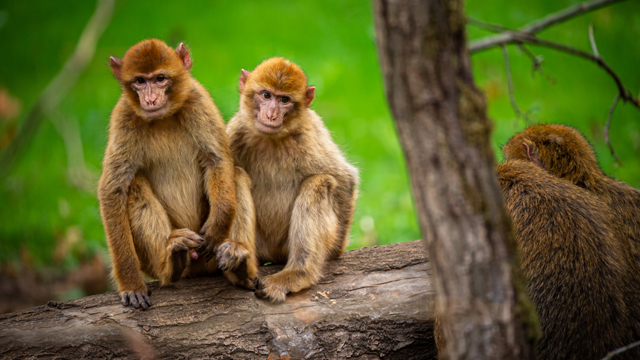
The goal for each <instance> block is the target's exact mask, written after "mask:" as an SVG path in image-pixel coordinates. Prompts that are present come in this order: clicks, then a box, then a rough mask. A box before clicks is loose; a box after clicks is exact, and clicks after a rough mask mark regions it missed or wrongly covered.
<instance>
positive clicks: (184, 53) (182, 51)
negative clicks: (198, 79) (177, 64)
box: [176, 43, 191, 71]
mask: <svg viewBox="0 0 640 360" xmlns="http://www.w3.org/2000/svg"><path fill="white" fill-rule="evenodd" d="M176 54H178V57H180V60H182V65H183V66H184V68H185V69H186V70H187V71H191V55H189V50H187V48H186V47H185V46H184V43H180V45H178V47H177V48H176Z"/></svg>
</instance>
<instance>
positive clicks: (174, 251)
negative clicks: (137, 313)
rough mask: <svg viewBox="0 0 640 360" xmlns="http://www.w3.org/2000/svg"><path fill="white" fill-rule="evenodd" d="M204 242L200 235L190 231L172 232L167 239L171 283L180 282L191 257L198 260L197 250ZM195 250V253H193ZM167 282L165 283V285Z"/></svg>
mask: <svg viewBox="0 0 640 360" xmlns="http://www.w3.org/2000/svg"><path fill="white" fill-rule="evenodd" d="M203 241H204V239H203V238H201V237H200V235H198V234H196V233H195V232H193V231H191V230H189V229H176V230H173V231H172V232H171V234H170V235H169V238H168V239H167V254H170V255H169V256H170V258H171V260H170V264H171V266H170V269H171V276H170V278H171V281H178V280H179V279H180V277H181V276H182V272H183V271H184V269H185V268H186V267H187V264H188V263H189V258H188V257H189V256H191V257H192V258H193V259H194V260H198V253H197V252H195V250H194V249H195V248H197V247H198V246H200V245H201V244H202V242H203ZM192 250H194V251H192ZM164 283H166V281H163V284H164Z"/></svg>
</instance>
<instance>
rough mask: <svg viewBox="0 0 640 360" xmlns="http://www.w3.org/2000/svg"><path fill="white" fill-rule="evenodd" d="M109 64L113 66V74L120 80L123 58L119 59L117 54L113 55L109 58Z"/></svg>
mask: <svg viewBox="0 0 640 360" xmlns="http://www.w3.org/2000/svg"><path fill="white" fill-rule="evenodd" d="M109 65H110V66H111V70H113V75H114V76H115V77H116V79H118V81H120V80H121V79H120V71H121V70H122V59H118V58H117V57H115V56H111V57H110V58H109Z"/></svg>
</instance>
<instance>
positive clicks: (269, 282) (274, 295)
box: [256, 273, 289, 303]
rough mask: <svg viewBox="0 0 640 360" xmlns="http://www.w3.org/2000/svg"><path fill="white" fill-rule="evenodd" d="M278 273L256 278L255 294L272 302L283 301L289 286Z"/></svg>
mask: <svg viewBox="0 0 640 360" xmlns="http://www.w3.org/2000/svg"><path fill="white" fill-rule="evenodd" d="M279 274H280V273H277V274H273V275H269V276H265V277H264V278H262V279H258V283H257V284H256V296H257V297H259V298H262V299H266V300H269V301H271V302H273V303H279V302H283V301H284V300H285V299H286V297H287V294H288V293H289V287H288V286H287V285H286V281H285V279H284V278H283V277H282V276H278V275H279Z"/></svg>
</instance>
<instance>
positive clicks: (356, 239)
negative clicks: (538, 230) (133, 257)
mask: <svg viewBox="0 0 640 360" xmlns="http://www.w3.org/2000/svg"><path fill="white" fill-rule="evenodd" d="M573 3H576V1H552V0H539V1H536V2H534V3H527V4H526V5H525V4H523V3H518V2H509V1H506V0H496V1H493V2H488V3H487V2H481V1H479V0H470V1H468V3H467V11H468V13H469V14H470V16H473V17H476V18H479V19H482V20H485V21H489V22H495V23H502V24H504V25H506V26H514V27H515V26H519V25H522V24H524V23H526V22H528V21H531V20H534V19H536V18H539V17H541V16H542V15H544V14H547V13H549V12H552V11H557V10H559V9H561V8H563V7H565V6H568V5H570V4H573ZM94 6H95V4H94V3H92V2H91V1H81V0H75V1H65V2H63V3H60V2H51V1H44V0H38V1H29V2H18V1H11V2H6V1H2V2H0V20H1V19H3V18H4V17H5V16H6V21H5V22H4V24H3V25H0V39H1V40H0V41H2V45H3V46H2V48H3V49H4V54H5V55H3V56H2V57H0V87H4V88H6V89H8V90H9V92H10V93H11V94H12V95H13V96H15V97H17V98H18V99H20V101H21V103H22V108H23V114H24V111H25V109H28V108H29V107H30V106H31V104H33V102H34V101H35V99H36V98H37V97H38V95H39V94H40V92H41V91H42V89H43V88H44V87H45V86H46V85H47V84H48V82H49V81H50V80H51V79H52V78H53V76H55V74H56V73H57V72H58V71H59V70H60V68H61V67H62V65H63V64H64V62H65V60H66V59H67V58H68V56H69V55H70V54H71V52H72V51H73V49H74V46H75V44H76V42H77V40H78V37H79V34H80V32H81V31H82V29H83V27H84V25H85V24H86V22H87V20H88V18H89V17H90V16H91V14H92V12H93V10H94ZM34 9H35V10H34ZM3 14H4V15H3ZM638 14H640V4H638V2H627V3H624V4H620V5H615V6H613V7H611V8H608V9H604V10H600V11H598V12H596V13H593V14H589V15H587V16H584V17H581V18H578V19H574V20H571V21H569V22H567V23H565V24H562V25H559V26H557V27H556V28H554V29H551V30H548V31H546V32H544V33H543V36H544V37H546V38H548V39H552V40H556V41H561V42H565V43H568V44H573V45H575V46H577V47H580V48H582V49H584V50H589V44H588V37H587V26H588V24H589V23H591V22H592V23H593V24H594V26H595V28H596V38H597V39H598V45H599V50H600V53H601V54H602V56H603V57H604V58H605V59H606V60H607V61H609V63H610V64H611V66H612V67H613V68H614V69H615V70H616V71H618V73H619V74H620V76H621V77H622V79H623V80H624V81H625V83H626V85H627V86H628V87H629V88H630V89H632V90H633V91H637V90H638V89H639V88H640V70H639V67H638V66H637V63H636V61H637V59H638V58H640V48H639V47H638V46H637V43H638V39H639V38H640V15H638ZM0 23H1V21H0ZM374 34H375V31H374V26H373V22H372V7H371V3H370V2H369V1H339V0H327V1H322V2H311V1H308V2H291V1H286V2H285V1H271V2H257V1H241V2H232V1H188V2H186V1H181V2H157V1H155V2H150V1H119V2H118V3H117V7H116V12H115V14H114V17H113V20H112V22H111V24H110V26H109V28H108V29H107V30H106V32H105V34H104V36H103V37H102V38H101V39H100V42H99V44H98V49H97V51H96V55H95V57H94V59H93V61H92V63H91V64H90V66H89V67H88V68H87V70H86V72H85V73H84V74H83V75H82V76H81V78H80V79H79V81H78V83H77V84H76V86H75V87H74V89H73V91H72V92H71V93H70V94H69V96H68V97H67V98H65V99H64V101H63V103H62V105H61V106H60V109H59V113H58V115H57V116H64V117H65V118H67V119H69V120H71V121H77V122H78V124H79V128H80V132H81V135H82V141H83V151H84V155H85V160H86V162H87V164H88V166H89V168H90V169H92V170H93V171H94V172H95V173H96V174H99V172H100V162H101V160H102V156H103V153H104V149H105V144H106V138H107V133H106V130H107V126H108V118H109V113H110V111H111V108H112V107H113V106H114V105H115V103H116V100H117V98H118V96H119V86H118V84H117V82H116V81H115V80H114V78H113V76H112V74H111V72H110V68H109V66H108V57H109V55H116V56H122V55H123V54H124V52H125V51H126V50H127V48H128V47H129V46H131V45H133V44H135V43H136V42H138V41H140V40H142V39H144V38H150V37H157V38H160V39H163V40H165V41H166V42H167V43H168V44H169V45H171V46H176V45H177V44H178V43H179V42H180V41H184V42H185V43H186V44H188V46H189V47H190V49H191V51H192V57H193V61H194V65H193V71H192V73H193V75H194V76H195V77H196V78H197V79H198V80H199V81H200V82H201V83H202V84H203V85H204V86H205V87H206V88H207V89H208V90H209V91H210V93H211V95H212V97H213V98H214V100H215V102H216V104H217V105H218V107H219V108H220V110H221V112H222V114H223V116H224V117H225V119H229V118H231V116H232V115H233V114H234V113H235V111H236V110H237V108H238V94H237V81H238V74H239V73H240V69H242V68H246V69H253V68H254V67H255V66H256V65H257V64H259V63H260V62H261V61H262V60H264V59H266V58H268V57H272V56H284V57H287V58H289V59H291V60H292V61H294V62H296V63H298V64H299V65H300V66H301V67H302V68H303V69H304V70H305V72H306V73H307V75H308V78H309V81H310V83H311V84H312V85H315V86H316V87H317V90H316V94H317V98H316V100H315V101H314V103H313V105H312V107H313V109H314V110H316V111H317V112H318V114H320V116H322V117H323V118H324V121H325V123H326V124H327V126H328V128H329V129H330V131H331V132H332V134H333V137H334V140H335V141H336V142H337V143H338V144H339V145H340V146H341V148H342V149H343V150H344V151H345V152H346V154H347V158H348V159H349V160H350V161H351V162H353V163H354V164H355V165H356V166H357V167H358V168H359V169H360V172H361V177H362V183H361V188H360V197H359V199H358V205H357V210H356V214H355V219H354V225H353V229H352V234H351V237H352V242H351V245H350V247H351V248H354V247H360V246H364V245H370V244H372V243H380V244H387V243H394V242H400V241H408V240H414V239H418V238H420V237H421V236H420V231H419V228H418V226H417V223H416V220H415V218H416V216H415V213H414V207H413V203H412V198H411V195H410V192H409V181H408V176H407V172H406V167H405V164H404V160H403V154H402V149H401V147H400V145H399V143H398V139H397V136H396V132H395V128H394V125H393V120H392V118H391V115H390V111H389V108H388V105H387V103H386V99H385V94H384V86H383V83H382V78H381V74H380V70H379V63H378V57H377V53H376V48H375V36H374ZM486 34H487V33H486V32H484V31H480V30H477V29H474V28H469V35H470V37H471V38H477V37H480V36H483V35H486ZM509 49H510V53H511V62H512V71H513V77H514V83H515V88H516V92H515V95H516V98H517V100H518V104H519V105H520V107H521V108H522V109H523V110H527V109H534V110H533V112H532V114H531V116H532V117H533V118H535V119H537V120H539V121H541V122H562V123H567V124H570V125H573V126H575V127H577V128H578V129H580V130H582V131H583V132H584V133H585V134H586V135H587V137H588V138H589V139H590V140H591V141H592V142H593V144H594V146H595V148H596V151H597V153H598V154H599V158H600V161H601V162H602V166H603V169H604V170H605V171H606V172H607V173H609V174H611V175H613V176H615V177H617V178H619V179H621V180H623V181H626V182H628V183H630V184H631V185H633V186H635V187H640V176H639V175H640V166H639V165H640V164H639V162H638V158H637V155H638V152H639V151H640V122H639V121H638V120H639V119H640V112H639V111H637V110H635V109H633V108H631V107H630V106H629V105H622V104H621V105H619V108H618V110H617V111H616V113H615V116H614V120H613V127H612V133H611V138H612V141H613V142H614V144H615V146H616V150H617V151H618V153H619V155H620V157H621V160H622V162H623V163H624V165H625V166H624V167H616V166H615V164H614V161H613V159H612V158H611V156H610V155H609V154H608V150H607V149H606V147H605V146H604V142H603V141H602V126H603V124H604V122H605V120H606V116H607V112H608V109H609V106H610V104H611V101H612V100H613V97H614V96H615V94H616V90H615V84H614V83H613V81H612V80H611V79H610V78H609V77H608V76H607V75H606V74H605V73H604V72H603V71H602V70H601V69H599V68H598V67H597V66H596V65H594V64H592V63H589V62H586V61H585V60H582V59H578V58H575V57H571V56H569V55H565V54H560V53H557V52H554V51H552V50H546V49H541V48H534V47H531V49H532V50H533V51H534V52H535V53H536V54H542V55H543V56H544V59H545V62H544V68H545V70H546V71H547V72H548V73H549V74H550V75H551V76H553V77H554V78H555V80H556V81H555V84H552V83H550V82H549V81H548V80H547V79H545V78H544V77H541V76H538V75H536V76H531V71H530V67H531V64H530V61H529V59H528V58H527V57H526V56H524V55H522V54H520V53H519V51H518V50H517V48H515V47H510V48H509ZM472 60H473V66H474V72H475V76H476V80H477V82H478V84H479V86H480V87H482V88H483V89H486V90H487V94H488V95H489V114H490V116H491V117H492V118H493V119H494V120H495V124H496V125H495V130H494V135H493V143H494V144H495V149H496V151H497V150H498V149H499V147H500V145H502V144H504V143H505V142H506V141H507V140H508V138H509V137H510V136H512V135H513V134H514V132H515V131H518V130H521V129H523V127H524V123H523V121H522V120H517V119H515V118H514V114H513V110H512V109H511V107H510V105H509V100H508V97H507V91H506V82H505V78H504V66H503V63H502V54H501V52H500V51H499V49H493V50H488V51H485V52H483V53H480V54H478V55H474V57H473V58H472ZM498 153H499V152H498V151H497V154H498ZM66 168H67V155H66V153H65V148H64V142H63V141H62V139H61V137H60V135H59V134H58V133H57V132H56V130H55V127H54V126H53V125H52V123H51V122H50V121H46V122H45V123H44V124H43V126H42V128H41V129H40V130H39V132H38V134H37V136H36V137H35V139H34V141H33V142H32V144H31V146H30V147H29V149H28V150H27V151H26V152H25V153H24V154H23V156H22V157H21V158H20V160H19V162H18V163H17V164H16V166H15V168H14V170H13V171H12V173H11V174H10V176H9V177H8V178H6V179H4V180H2V181H1V182H0V201H1V204H2V206H1V207H0V262H2V261H16V259H19V258H20V256H19V254H20V253H23V254H24V253H25V252H24V251H21V250H20V249H21V248H22V249H26V250H28V253H30V254H31V256H32V257H33V259H34V261H35V263H36V264H37V265H50V264H52V263H55V264H57V265H58V266H60V267H63V268H71V267H74V266H75V265H76V264H77V262H78V261H79V260H81V259H82V258H83V257H84V256H88V255H91V254H94V253H96V252H101V253H102V252H105V249H106V245H105V241H104V232H103V229H102V224H101V221H100V215H99V211H98V202H97V200H96V197H95V184H94V186H93V190H89V191H87V190H82V189H78V188H76V187H74V186H73V185H72V184H70V183H69V182H68V180H67V177H66ZM74 226H79V227H80V228H81V229H82V242H81V245H77V246H76V247H74V251H72V252H70V253H69V255H68V256H67V257H66V258H65V259H64V260H62V261H58V262H54V260H53V256H52V253H53V251H54V249H55V248H56V244H57V242H58V241H60V239H63V238H64V237H65V233H66V232H67V229H69V228H70V227H74ZM365 230H366V233H365Z"/></svg>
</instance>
